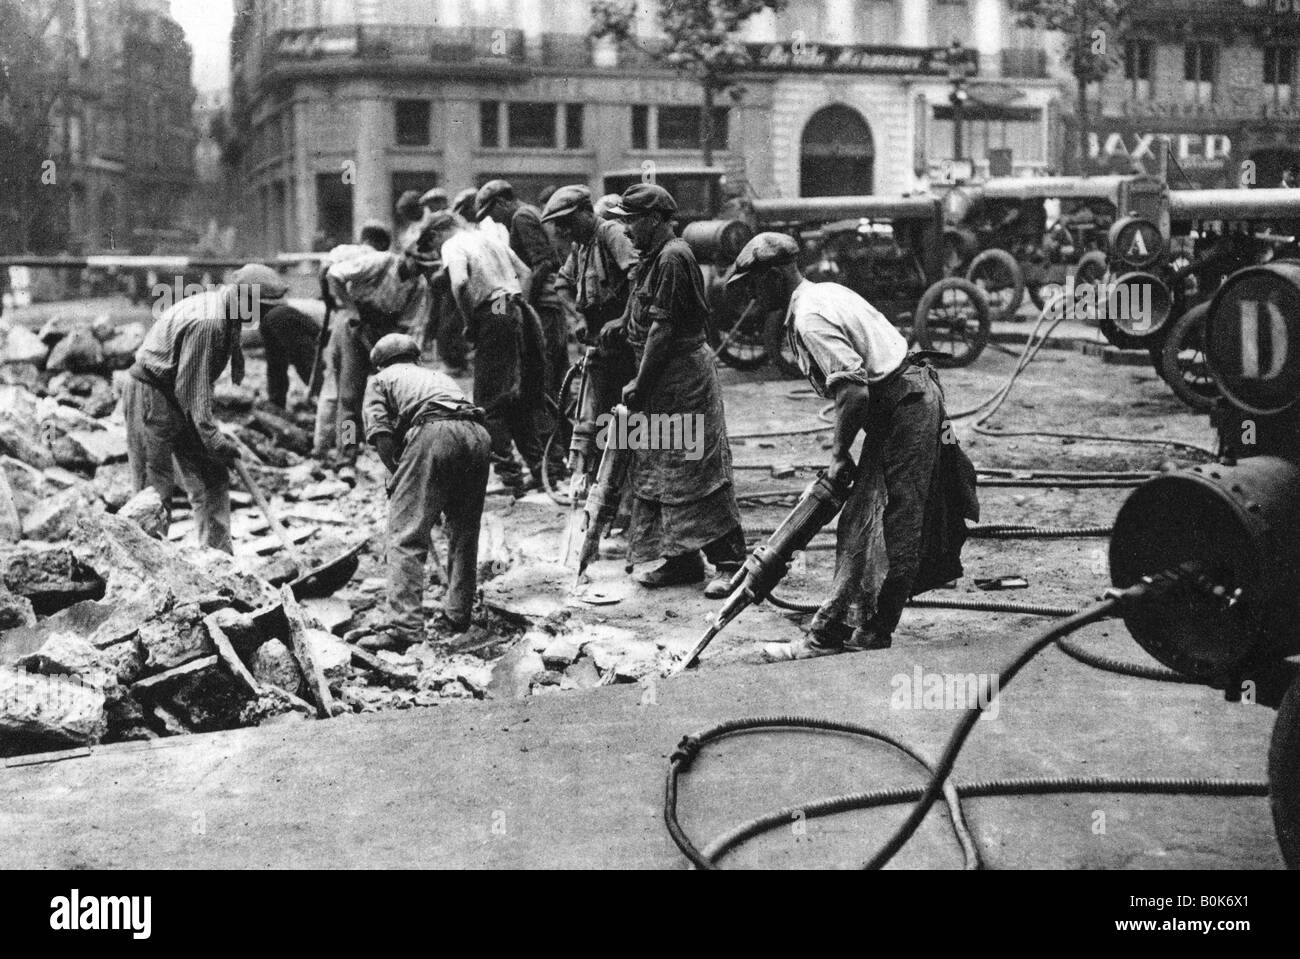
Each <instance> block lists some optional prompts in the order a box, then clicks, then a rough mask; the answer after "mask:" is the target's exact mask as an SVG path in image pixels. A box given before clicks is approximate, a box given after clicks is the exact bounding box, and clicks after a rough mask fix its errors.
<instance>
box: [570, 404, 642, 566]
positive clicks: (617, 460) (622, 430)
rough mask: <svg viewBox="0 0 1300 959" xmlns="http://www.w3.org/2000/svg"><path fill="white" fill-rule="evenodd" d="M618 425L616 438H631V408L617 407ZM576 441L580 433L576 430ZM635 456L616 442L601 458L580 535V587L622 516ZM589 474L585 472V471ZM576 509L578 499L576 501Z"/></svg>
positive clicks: (580, 527) (583, 508)
mask: <svg viewBox="0 0 1300 959" xmlns="http://www.w3.org/2000/svg"><path fill="white" fill-rule="evenodd" d="M613 412H614V422H613V423H612V424H611V427H612V429H613V430H616V431H617V432H614V433H613V435H615V436H626V435H627V417H628V409H627V407H626V406H624V405H623V404H622V403H620V404H619V405H618V406H616V407H614V411H613ZM574 434H575V440H576V435H577V430H576V429H575V430H574ZM630 456H631V454H630V452H629V451H628V450H625V449H621V448H619V446H618V445H617V444H616V443H607V444H606V446H605V450H604V452H602V453H601V456H600V468H599V469H598V470H597V471H596V482H595V484H594V485H592V487H591V490H590V492H589V493H587V494H586V502H584V503H583V505H582V515H581V516H580V517H579V524H580V525H579V529H578V532H579V533H581V535H582V551H581V553H579V554H578V575H577V577H576V578H575V579H574V586H575V587H576V586H577V585H578V584H579V583H581V582H582V574H583V573H585V572H586V571H587V567H588V566H589V565H591V561H592V560H593V559H595V558H596V555H597V554H598V553H599V552H600V537H601V536H602V535H604V531H605V529H606V528H607V527H608V526H609V524H610V523H611V522H613V520H614V517H615V516H617V515H618V504H619V498H620V496H621V495H622V492H623V481H624V480H625V479H626V477H627V467H628V461H629V458H630ZM584 472H585V471H584ZM574 505H575V508H576V506H577V500H576V499H575V500H574Z"/></svg>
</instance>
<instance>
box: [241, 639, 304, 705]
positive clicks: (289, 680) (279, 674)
mask: <svg viewBox="0 0 1300 959" xmlns="http://www.w3.org/2000/svg"><path fill="white" fill-rule="evenodd" d="M252 674H253V677H254V678H255V679H256V680H257V682H259V683H264V684H265V685H267V686H277V687H279V688H280V689H283V690H285V691H286V692H289V693H292V694H293V695H294V696H298V695H300V694H301V693H302V690H303V675H302V670H301V669H299V668H298V661H297V660H296V659H294V658H293V653H291V652H289V647H287V646H285V645H284V643H282V642H280V641H279V640H278V639H270V640H267V641H266V642H265V643H263V644H262V645H261V646H259V647H257V649H256V650H255V651H254V653H253V662H252Z"/></svg>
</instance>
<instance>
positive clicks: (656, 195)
mask: <svg viewBox="0 0 1300 959" xmlns="http://www.w3.org/2000/svg"><path fill="white" fill-rule="evenodd" d="M676 212H677V201H676V200H674V199H673V195H672V194H671V193H669V192H668V191H667V190H665V189H664V188H663V187H661V186H659V185H658V184H657V183H633V184H632V185H631V186H630V187H628V188H627V189H626V190H624V191H623V195H622V196H621V197H619V198H618V204H617V205H615V206H613V207H610V209H609V210H608V211H607V212H606V214H605V215H606V216H609V217H613V218H615V219H622V218H623V217H627V216H637V215H639V214H642V213H662V214H664V215H665V216H672V215H673V214H674V213H676Z"/></svg>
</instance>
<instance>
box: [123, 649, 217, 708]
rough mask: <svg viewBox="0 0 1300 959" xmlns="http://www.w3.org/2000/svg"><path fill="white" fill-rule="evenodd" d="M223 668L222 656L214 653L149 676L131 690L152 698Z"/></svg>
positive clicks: (139, 681)
mask: <svg viewBox="0 0 1300 959" xmlns="http://www.w3.org/2000/svg"><path fill="white" fill-rule="evenodd" d="M220 668H221V658H220V657H219V656H217V655H216V654H215V653H213V654H212V655H211V656H204V657H203V658H202V659H195V660H192V661H190V662H188V663H186V664H185V665H184V666H177V667H176V668H175V669H169V670H166V671H165V672H161V673H157V674H156V675H153V676H147V677H145V678H144V679H140V680H137V681H136V682H135V683H133V684H132V685H131V692H132V693H133V694H134V695H135V696H136V697H138V698H141V699H152V698H155V697H158V696H162V695H165V694H166V693H168V692H170V691H171V690H172V689H174V688H176V687H177V686H178V685H180V684H181V683H184V682H189V681H190V680H193V679H196V678H201V677H204V676H208V675H211V674H212V673H214V672H217V671H219V670H220Z"/></svg>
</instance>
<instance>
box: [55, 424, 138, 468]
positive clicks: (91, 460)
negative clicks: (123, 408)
mask: <svg viewBox="0 0 1300 959" xmlns="http://www.w3.org/2000/svg"><path fill="white" fill-rule="evenodd" d="M54 459H55V462H57V463H58V464H59V465H60V466H67V467H70V468H76V467H84V466H90V467H92V468H93V467H98V466H102V465H104V464H105V463H121V462H125V461H126V430H124V429H121V428H120V427H109V428H107V429H102V430H95V431H92V430H69V431H68V432H67V433H64V434H63V436H61V437H59V439H58V441H56V443H55V446H54Z"/></svg>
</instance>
